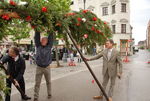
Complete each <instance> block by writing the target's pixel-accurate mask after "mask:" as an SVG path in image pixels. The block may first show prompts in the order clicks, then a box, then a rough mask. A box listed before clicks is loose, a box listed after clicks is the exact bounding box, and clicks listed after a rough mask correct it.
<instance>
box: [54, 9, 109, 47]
mask: <svg viewBox="0 0 150 101" xmlns="http://www.w3.org/2000/svg"><path fill="white" fill-rule="evenodd" d="M66 26H67V28H69V30H70V31H71V33H72V36H73V38H74V39H75V40H76V42H77V44H80V45H81V46H86V47H87V46H88V45H89V46H92V45H93V44H94V43H97V44H99V45H102V44H104V42H105V41H106V40H107V38H111V37H112V33H111V29H110V28H109V26H108V25H107V23H106V22H103V21H102V20H101V19H99V18H98V17H97V16H96V15H95V14H94V13H92V12H90V11H88V10H81V11H80V12H72V13H68V14H65V15H64V19H63V21H59V26H57V27H58V28H57V30H58V32H59V33H63V32H64V30H65V28H64V27H66ZM85 35H87V38H86V37H85ZM64 36H66V34H64ZM67 40H68V39H67Z"/></svg>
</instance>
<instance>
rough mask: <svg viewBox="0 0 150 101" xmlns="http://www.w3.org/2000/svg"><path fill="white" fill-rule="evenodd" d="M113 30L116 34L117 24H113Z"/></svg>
mask: <svg viewBox="0 0 150 101" xmlns="http://www.w3.org/2000/svg"><path fill="white" fill-rule="evenodd" d="M112 32H113V33H114V34H115V33H116V25H112Z"/></svg>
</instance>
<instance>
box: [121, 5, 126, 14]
mask: <svg viewBox="0 0 150 101" xmlns="http://www.w3.org/2000/svg"><path fill="white" fill-rule="evenodd" d="M121 12H126V3H122V4H121Z"/></svg>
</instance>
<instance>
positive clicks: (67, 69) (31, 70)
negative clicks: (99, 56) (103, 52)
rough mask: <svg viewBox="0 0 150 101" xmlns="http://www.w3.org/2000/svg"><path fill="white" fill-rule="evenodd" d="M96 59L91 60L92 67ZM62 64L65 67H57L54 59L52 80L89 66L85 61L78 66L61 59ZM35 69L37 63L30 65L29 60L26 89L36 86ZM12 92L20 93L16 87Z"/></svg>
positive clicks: (27, 63)
mask: <svg viewBox="0 0 150 101" xmlns="http://www.w3.org/2000/svg"><path fill="white" fill-rule="evenodd" d="M95 63H96V61H92V62H89V64H90V65H91V67H94V66H95ZM60 64H61V65H63V67H59V68H56V62H55V61H54V62H53V63H52V65H51V80H52V81H53V80H56V79H59V78H62V77H65V76H69V75H71V74H73V73H78V72H81V71H83V70H85V69H87V67H86V66H85V64H84V62H81V63H77V62H76V66H68V63H63V62H62V61H60ZM35 71H36V65H33V64H32V65H30V64H29V61H27V62H26V72H25V75H24V78H25V83H26V89H30V88H33V87H34V83H35ZM42 84H45V79H44V77H43V78H42ZM12 89H13V90H12V94H13V95H14V94H16V93H18V92H17V90H16V88H14V87H12Z"/></svg>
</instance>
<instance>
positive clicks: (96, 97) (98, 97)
mask: <svg viewBox="0 0 150 101" xmlns="http://www.w3.org/2000/svg"><path fill="white" fill-rule="evenodd" d="M102 98H103V96H94V97H93V99H102Z"/></svg>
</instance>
